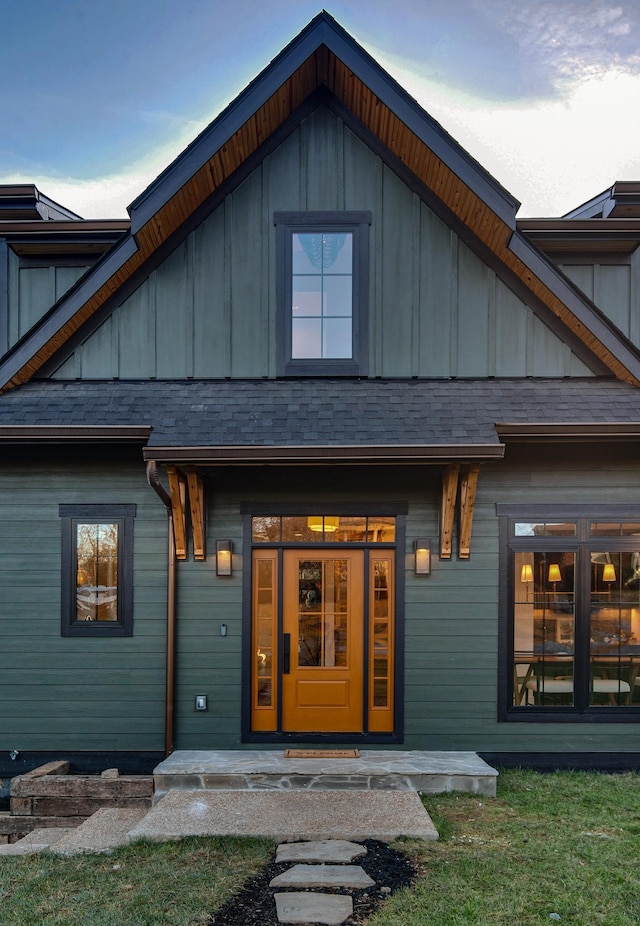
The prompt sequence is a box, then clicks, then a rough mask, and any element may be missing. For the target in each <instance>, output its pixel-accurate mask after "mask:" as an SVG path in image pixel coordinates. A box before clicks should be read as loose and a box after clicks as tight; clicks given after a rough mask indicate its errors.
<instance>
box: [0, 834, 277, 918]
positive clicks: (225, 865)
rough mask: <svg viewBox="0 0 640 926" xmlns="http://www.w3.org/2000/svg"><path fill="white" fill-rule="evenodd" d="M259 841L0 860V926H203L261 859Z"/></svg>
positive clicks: (194, 842) (201, 841)
mask: <svg viewBox="0 0 640 926" xmlns="http://www.w3.org/2000/svg"><path fill="white" fill-rule="evenodd" d="M272 851H273V846H272V844H271V843H270V842H268V841H266V840H258V839H235V838H231V837H225V838H220V839H208V838H195V837H193V838H189V839H183V840H181V841H180V842H165V843H136V844H134V845H131V846H127V847H124V848H122V849H117V850H116V851H114V853H113V854H112V855H81V856H74V857H72V858H61V857H58V856H54V855H32V856H26V857H22V858H20V857H10V856H9V857H6V858H2V859H0V923H2V926H204V924H206V923H208V922H209V921H210V918H211V912H212V911H213V910H215V909H216V908H217V907H220V906H222V904H223V903H225V901H227V900H228V899H229V898H230V897H232V896H233V895H234V894H235V893H236V892H237V891H238V889H239V888H240V886H241V884H242V882H243V881H244V880H245V879H246V878H247V877H249V876H250V875H252V874H254V873H255V872H257V871H259V870H260V868H262V866H263V865H264V864H266V862H267V861H268V860H269V858H270V856H271V853H272Z"/></svg>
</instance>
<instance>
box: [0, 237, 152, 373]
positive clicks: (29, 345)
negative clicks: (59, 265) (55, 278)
mask: <svg viewBox="0 0 640 926" xmlns="http://www.w3.org/2000/svg"><path fill="white" fill-rule="evenodd" d="M137 253H138V247H137V244H136V242H135V240H134V239H133V237H132V236H131V235H127V237H126V238H124V239H123V240H122V241H121V242H120V243H119V244H116V245H114V247H113V248H112V249H111V250H110V251H109V252H108V253H107V254H106V255H105V256H104V257H103V258H102V259H101V260H99V261H98V263H97V264H96V265H95V266H94V267H92V269H91V270H90V271H89V272H88V273H87V274H86V275H85V276H83V277H82V278H81V279H80V280H79V281H78V283H77V284H76V285H75V286H74V287H73V288H72V289H71V290H70V292H69V293H67V294H65V295H64V296H63V297H62V299H61V300H60V301H59V302H57V303H56V304H55V305H54V306H53V307H52V308H51V309H50V310H49V312H47V314H46V315H45V316H44V318H42V319H41V320H40V321H39V322H37V324H36V325H35V326H34V327H33V328H32V329H31V331H30V332H28V333H27V334H26V335H25V336H24V337H23V338H21V339H20V341H18V342H17V344H15V345H14V347H13V348H11V350H9V351H8V353H7V354H6V356H5V358H4V359H3V360H2V362H1V363H0V391H2V390H3V389H5V388H6V387H7V386H9V385H11V386H17V385H19V384H20V383H23V382H26V381H27V379H29V377H30V376H31V375H33V373H35V372H36V371H37V370H38V369H39V368H40V367H41V366H42V364H43V363H44V362H45V360H47V359H49V357H51V356H52V355H53V354H54V353H55V351H56V350H57V348H58V347H60V346H61V345H62V344H63V343H64V342H65V340H66V339H67V338H68V337H69V335H70V334H71V333H72V332H73V331H75V330H76V329H77V328H79V327H80V325H81V324H82V321H83V320H84V318H83V317H82V316H83V312H86V309H87V306H88V305H89V304H90V303H91V300H92V299H97V300H98V302H100V301H103V299H104V298H107V296H108V295H110V294H111V293H113V292H114V291H115V290H116V289H118V288H119V284H118V283H117V282H116V281H115V280H114V276H115V274H116V273H117V272H118V271H121V270H122V269H123V267H125V266H126V264H127V263H128V262H129V261H131V260H132V259H133V258H135V257H136V255H137ZM103 289H104V290H105V292H104V294H103V293H101V290H103ZM101 297H102V298H101ZM91 314H92V313H91V312H89V313H88V316H87V317H89V316H90V315H91ZM79 316H80V317H82V320H80V319H79Z"/></svg>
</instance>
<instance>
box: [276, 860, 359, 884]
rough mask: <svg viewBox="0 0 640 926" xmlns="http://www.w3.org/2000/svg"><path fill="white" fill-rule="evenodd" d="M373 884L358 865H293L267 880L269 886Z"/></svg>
mask: <svg viewBox="0 0 640 926" xmlns="http://www.w3.org/2000/svg"><path fill="white" fill-rule="evenodd" d="M373 884H375V881H373V880H372V879H371V878H370V877H369V875H368V874H367V873H366V872H365V871H364V870H363V869H362V868H361V867H360V865H294V866H293V868H290V869H289V870H288V871H285V872H283V874H281V875H278V876H277V877H275V878H273V880H272V881H270V882H269V887H347V888H351V889H353V890H358V889H359V888H361V887H371V886H372V885H373Z"/></svg>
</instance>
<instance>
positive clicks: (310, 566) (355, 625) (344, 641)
mask: <svg viewBox="0 0 640 926" xmlns="http://www.w3.org/2000/svg"><path fill="white" fill-rule="evenodd" d="M282 632H283V634H284V637H283V660H282V662H283V665H282V729H283V731H284V732H299V733H304V732H314V733H361V732H362V731H363V716H364V704H363V665H364V637H363V634H364V552H363V551H362V550H344V549H342V550H319V549H317V548H316V549H311V550H286V551H284V570H283V624H282Z"/></svg>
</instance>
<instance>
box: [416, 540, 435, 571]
mask: <svg viewBox="0 0 640 926" xmlns="http://www.w3.org/2000/svg"><path fill="white" fill-rule="evenodd" d="M413 547H414V550H415V553H416V565H415V570H416V575H417V576H428V575H430V574H431V541H430V540H416V541H414V544H413Z"/></svg>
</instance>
